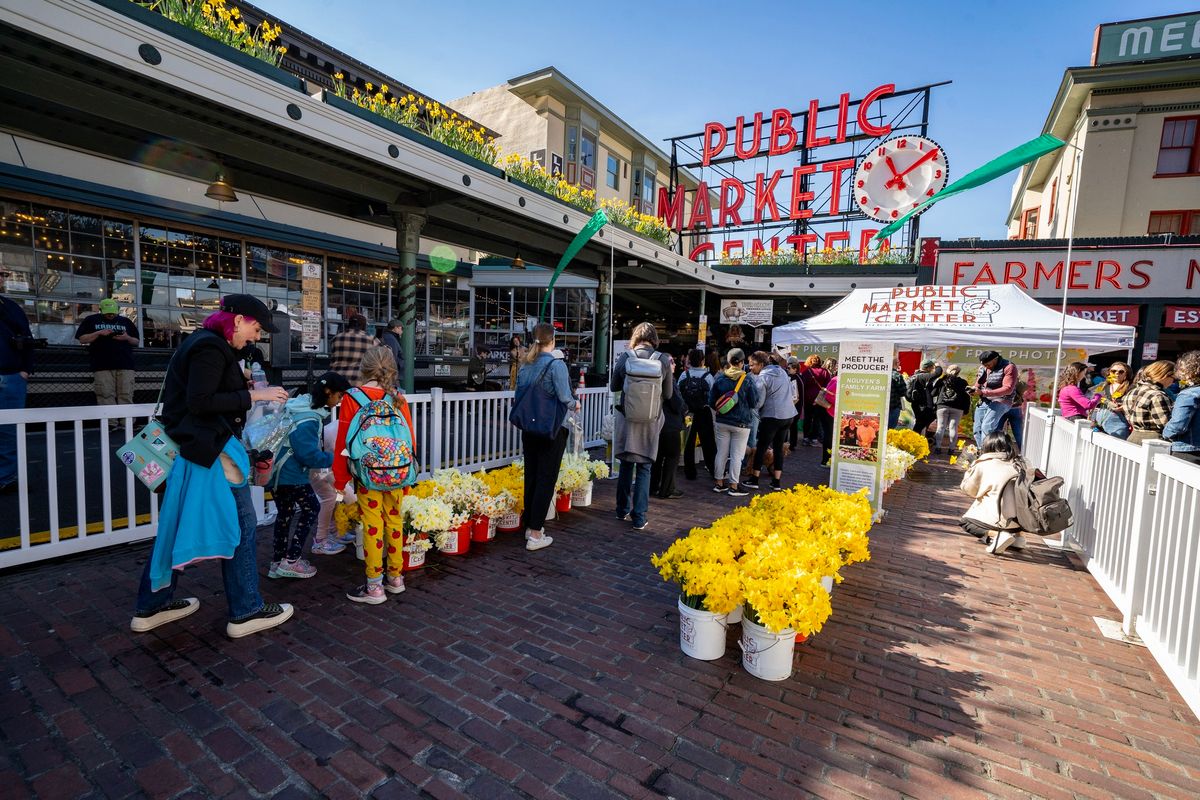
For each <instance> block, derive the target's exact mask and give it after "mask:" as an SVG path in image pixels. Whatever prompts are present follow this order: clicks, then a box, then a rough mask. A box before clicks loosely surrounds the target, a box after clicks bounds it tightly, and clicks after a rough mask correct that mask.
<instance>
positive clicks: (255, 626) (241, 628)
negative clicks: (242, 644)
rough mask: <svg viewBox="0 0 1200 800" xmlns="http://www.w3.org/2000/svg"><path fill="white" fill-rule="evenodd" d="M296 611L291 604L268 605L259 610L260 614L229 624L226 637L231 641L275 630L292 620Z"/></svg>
mask: <svg viewBox="0 0 1200 800" xmlns="http://www.w3.org/2000/svg"><path fill="white" fill-rule="evenodd" d="M295 611H296V609H294V608H292V605H291V603H267V604H266V605H265V606H263V607H262V608H261V609H259V611H258V613H256V614H253V615H251V616H249V617H246V618H245V619H239V620H238V621H236V622H230V623H229V624H227V625H226V626H225V635H226V636H228V637H229V638H230V639H240V638H242V637H243V636H249V635H250V634H252V633H258V632H259V631H265V630H267V629H268V628H274V627H275V626H276V625H282V624H283V623H285V622H287V621H288V620H289V619H291V618H292V614H294V613H295Z"/></svg>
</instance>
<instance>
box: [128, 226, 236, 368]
mask: <svg viewBox="0 0 1200 800" xmlns="http://www.w3.org/2000/svg"><path fill="white" fill-rule="evenodd" d="M138 243H139V246H140V248H141V255H142V283H141V287H136V286H135V284H134V275H133V269H132V266H133V265H132V264H130V265H129V269H128V270H127V271H124V272H123V273H122V274H121V276H120V280H119V281H118V282H115V285H114V289H113V298H114V299H115V300H117V302H119V303H129V304H130V305H132V304H134V303H135V302H140V303H142V304H144V307H143V309H142V328H143V338H144V339H145V342H146V346H147V347H175V346H177V345H178V344H179V341H180V339H181V337H182V335H183V334H186V333H191V332H192V331H194V330H196V329H197V328H199V327H200V325H201V324H202V323H203V322H204V318H205V317H207V316H208V315H209V314H211V313H213V312H214V311H216V310H217V308H218V306H219V305H220V299H221V295H223V294H236V293H239V292H243V291H245V290H244V289H243V284H242V244H241V242H239V241H238V240H236V239H225V238H223V237H219V236H214V235H212V234H208V233H200V232H198V231H187V230H182V229H179V228H166V227H162V226H157V225H154V224H148V225H143V226H141V227H139V229H138Z"/></svg>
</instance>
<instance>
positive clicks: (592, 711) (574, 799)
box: [0, 450, 1200, 800]
mask: <svg viewBox="0 0 1200 800" xmlns="http://www.w3.org/2000/svg"><path fill="white" fill-rule="evenodd" d="M789 472H790V474H791V475H793V476H796V475H799V476H801V477H806V478H808V479H810V480H813V481H815V480H816V479H817V476H818V475H823V471H819V470H818V468H817V467H816V451H815V450H811V451H806V452H802V453H801V454H800V455H799V456H798V457H797V458H795V459H793V460H792V461H791V462H790V464H789ZM955 481H956V472H955V471H954V470H951V469H949V468H946V467H941V466H937V465H928V466H926V465H923V466H921V467H918V470H917V471H916V472H915V473H914V474H913V476H912V477H911V479H910V480H907V481H904V482H902V483H900V484H898V485H897V486H896V487H895V488H894V489H893V490H892V492H891V493H890V494H889V496H888V498H887V503H886V505H887V507H888V508H889V509H890V514H889V516H888V518H887V520H886V521H885V522H884V523H883V524H881V525H879V526H877V528H876V529H875V530H874V531H873V533H872V546H871V550H872V553H873V559H872V560H871V561H870V562H869V563H866V564H861V565H855V566H853V567H851V568H850V569H848V570H847V574H846V581H845V583H843V584H841V585H840V586H839V587H838V588H837V590H836V591H835V594H834V616H833V617H832V619H831V620H830V622H829V623H828V624H827V625H826V627H825V629H824V630H823V631H822V632H821V633H820V634H819V635H818V636H816V637H815V638H813V639H812V640H810V641H809V642H807V643H804V644H801V645H799V646H798V647H797V657H796V672H795V675H794V676H793V677H792V678H791V679H790V680H788V681H785V682H782V683H767V682H763V681H759V680H756V679H754V678H751V677H750V676H749V675H747V674H746V673H745V672H744V671H743V670H742V669H741V666H740V661H739V659H738V658H737V653H738V650H737V643H736V640H735V638H734V635H733V634H731V637H730V642H729V649H728V651H727V655H726V657H724V658H722V659H721V660H719V661H715V662H709V663H705V662H698V661H693V660H691V659H688V658H686V657H685V656H683V655H682V654H681V653H680V651H679V648H678V633H677V617H676V611H675V608H674V594H673V592H672V588H671V586H669V585H667V584H664V583H662V582H661V581H660V580H659V579H658V577H657V575H656V574H655V573H654V572H653V570H652V568H651V567H650V565H649V563H648V556H649V554H650V553H651V552H653V551H661V550H662V549H663V548H664V547H665V546H666V544H667V543H668V542H669V541H670V540H671V539H672V538H674V537H675V536H676V535H678V534H680V533H682V532H684V531H685V530H686V529H687V528H688V527H690V526H691V525H692V524H694V523H695V524H703V523H705V522H707V521H708V520H710V519H712V518H714V517H715V516H717V515H719V514H720V513H721V512H722V509H725V508H728V507H731V506H732V505H733V504H734V502H735V501H734V500H733V499H731V498H726V497H719V496H716V495H713V494H712V493H711V492H709V491H707V485H706V484H704V483H702V482H699V483H694V484H693V483H688V482H686V481H681V484H682V488H683V489H684V490H685V491H688V492H689V495H688V498H686V499H685V500H681V501H672V502H668V501H655V502H654V505H653V507H652V511H651V517H650V518H651V527H650V529H649V530H648V531H647V532H644V533H637V532H634V531H632V530H630V528H629V527H628V525H627V524H621V523H618V522H616V521H615V520H614V519H613V515H612V508H613V500H612V496H613V486H612V484H611V483H607V484H604V485H602V486H600V487H598V490H597V501H596V504H595V505H594V506H593V507H592V508H591V509H588V510H577V511H574V512H571V514H569V515H568V516H567V518H566V519H565V520H564V521H562V522H558V523H551V526H552V532H553V533H554V534H555V537H556V543H555V545H554V546H553V547H551V548H550V549H548V550H545V551H542V552H539V553H536V554H527V553H526V552H525V551H524V549H523V548H521V546H520V545H521V544H522V543H521V542H520V541H519V538H520V537H518V536H512V537H509V538H506V539H504V540H501V541H498V542H495V543H493V544H491V545H487V546H486V547H485V548H483V549H485V550H486V552H481V553H478V554H476V553H474V552H473V553H472V554H471V555H470V556H468V557H466V558H460V559H453V558H442V559H440V561H438V562H437V564H436V566H431V567H430V568H428V569H426V570H425V572H424V573H423V574H420V575H417V576H415V577H413V578H411V579H410V581H409V586H410V588H409V590H408V591H407V592H406V593H405V594H403V595H400V596H398V597H396V598H393V599H392V600H390V601H389V602H388V603H387V604H385V605H383V606H378V607H368V606H356V605H353V604H351V603H349V602H347V601H345V600H344V599H342V596H341V593H342V591H343V590H344V589H345V588H347V587H348V586H349V585H351V583H352V582H353V581H354V580H355V579H357V578H358V577H359V575H360V572H359V570H358V565H357V563H356V562H354V561H353V559H352V558H351V557H350V556H349V555H348V554H347V555H342V556H335V557H333V558H323V559H320V560H319V561H318V566H319V568H320V569H321V573H320V574H319V575H318V576H317V577H316V578H314V579H311V580H309V581H304V582H291V583H288V584H284V583H281V582H272V581H266V580H265V579H264V593H265V594H266V595H267V597H268V598H269V599H276V600H284V601H291V602H293V603H295V604H296V605H297V606H298V614H297V617H296V618H295V619H294V620H293V621H291V622H289V623H288V624H287V625H285V626H284V627H283V628H281V629H278V630H276V631H273V632H270V633H267V634H263V635H258V636H252V637H249V638H246V639H242V640H239V641H236V642H233V641H229V640H227V639H225V638H224V636H223V635H222V634H221V631H222V629H223V624H224V618H223V614H224V602H223V599H222V598H221V595H220V577H219V570H218V569H217V568H216V567H215V566H211V565H210V566H203V567H200V568H195V569H191V570H189V571H188V572H187V574H186V575H185V576H184V578H183V579H182V581H181V587H180V588H181V591H182V592H184V593H186V594H196V595H197V596H199V597H200V598H201V601H202V605H201V608H200V611H199V612H197V613H196V614H195V615H193V616H192V617H190V618H188V619H186V620H184V621H182V622H180V623H176V624H174V625H170V626H164V627H163V628H160V629H158V630H157V631H155V632H153V633H151V634H147V635H141V636H135V635H132V634H130V633H129V632H128V629H127V625H128V614H129V609H130V606H131V604H132V601H133V595H134V590H135V584H136V578H137V575H138V573H139V571H140V570H141V567H142V564H143V562H144V559H145V558H146V556H147V554H148V552H149V549H148V547H146V546H144V545H143V546H138V547H129V548H117V549H114V550H110V551H106V552H101V553H97V554H91V555H86V556H81V557H77V558H74V559H70V560H66V561H61V562H58V563H55V564H45V565H41V566H36V567H33V568H27V569H24V570H22V571H19V572H13V573H9V574H6V575H0V653H2V654H3V656H4V667H3V679H4V681H5V687H6V690H7V691H6V692H5V695H4V699H3V702H2V703H0V742H2V747H0V754H2V756H3V757H2V760H0V786H3V790H0V793H2V794H3V795H4V796H5V797H8V798H19V797H25V796H39V797H46V798H63V797H84V796H89V797H154V798H159V797H162V798H170V797H180V798H182V797H280V798H299V797H316V796H323V797H331V798H356V797H366V796H370V797H375V798H380V799H384V798H409V797H433V798H449V797H463V796H466V797H474V798H488V799H489V800H490V799H491V798H511V797H552V798H570V800H592V799H594V798H616V797H633V798H655V797H661V796H664V795H665V796H670V797H675V798H680V799H681V800H686V799H688V798H708V797H713V798H801V797H822V798H843V797H865V798H891V797H913V798H922V800H923V799H924V798H936V797H952V798H972V797H979V798H1011V797H1028V796H1031V795H1032V796H1036V797H1046V798H1075V797H1077V798H1110V797H1122V798H1165V797H1178V798H1183V797H1189V798H1193V797H1196V796H1200V737H1198V733H1200V727H1198V726H1197V721H1196V719H1195V718H1194V717H1193V716H1192V715H1191V714H1190V712H1189V711H1188V709H1187V707H1186V705H1185V704H1184V703H1183V701H1182V700H1181V699H1180V697H1179V696H1178V695H1177V693H1176V692H1175V691H1174V689H1173V688H1172V687H1171V686H1170V684H1169V683H1168V681H1167V680H1166V678H1165V676H1164V675H1163V673H1162V672H1161V670H1159V668H1158V667H1157V666H1156V665H1155V663H1154V661H1153V659H1152V658H1151V657H1150V655H1149V653H1148V652H1147V651H1146V650H1144V649H1141V648H1136V647H1133V646H1130V645H1126V644H1121V643H1118V642H1113V641H1109V640H1106V639H1104V638H1102V637H1101V636H1100V635H1099V633H1098V632H1097V631H1096V630H1095V626H1094V625H1093V623H1092V620H1091V617H1092V616H1093V615H1104V616H1109V617H1113V616H1115V614H1116V612H1115V610H1114V609H1113V608H1112V606H1111V604H1110V603H1109V602H1108V600H1107V599H1106V597H1105V596H1104V595H1103V593H1102V592H1101V591H1100V589H1099V588H1098V587H1097V586H1096V584H1095V583H1094V582H1093V581H1092V580H1091V578H1090V577H1089V576H1088V574H1087V573H1086V571H1083V570H1082V569H1081V568H1080V567H1079V566H1078V565H1077V564H1076V563H1073V562H1072V561H1071V560H1069V559H1068V558H1067V557H1065V556H1063V555H1061V554H1058V553H1055V552H1053V551H1050V550H1048V549H1046V548H1044V547H1041V546H1040V545H1035V546H1032V547H1031V548H1030V550H1028V551H1027V552H1026V553H1024V554H1017V555H1012V556H1004V557H1001V558H996V557H992V556H988V555H987V554H986V553H984V552H983V548H982V547H980V546H979V545H978V544H976V543H975V540H974V539H973V538H971V537H967V536H964V535H960V534H959V533H958V532H957V528H956V527H955V526H954V524H953V523H954V520H955V515H956V511H957V510H960V509H961V508H962V507H963V505H964V500H963V499H962V498H961V497H959V496H957V493H956V492H955V491H954V490H953V486H954V483H955ZM261 541H262V548H263V550H262V552H261V553H260V557H261V558H265V557H266V555H267V552H266V551H267V549H268V548H269V543H268V537H267V536H265V535H264V536H262V537H261ZM264 571H265V568H264Z"/></svg>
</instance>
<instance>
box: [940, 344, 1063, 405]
mask: <svg viewBox="0 0 1200 800" xmlns="http://www.w3.org/2000/svg"><path fill="white" fill-rule="evenodd" d="M989 349H995V351H996V352H997V353H999V354H1000V355H1001V357H1002V358H1005V359H1007V360H1008V361H1011V362H1012V363H1014V364H1016V365H1017V380H1018V382H1019V386H1020V387H1021V390H1022V391H1021V397H1020V398H1019V399H1018V402H1020V403H1034V404H1036V405H1043V406H1048V405H1050V395H1051V393H1052V392H1053V391H1054V383H1055V381H1056V380H1057V378H1058V370H1059V368H1060V367H1063V366H1066V365H1067V364H1070V363H1072V362H1074V361H1083V362H1086V361H1087V351H1086V350H1080V349H1079V348H1074V347H1068V348H1064V349H1063V354H1062V361H1061V362H1060V363H1059V367H1056V366H1055V365H1054V353H1055V348H1053V347H1042V348H1038V347H997V348H988V347H947V348H944V349H940V350H931V351H926V356H925V357H926V358H931V359H933V360H934V361H937V362H938V363H940V364H945V365H947V366H949V365H950V364H958V365H959V366H960V367H961V368H962V378H963V380H965V381H966V382H967V384H968V385H971V386H974V385H975V377H976V376H977V375H978V374H979V368H980V367H979V356H980V355H981V354H982V353H984V352H985V351H987V350H989Z"/></svg>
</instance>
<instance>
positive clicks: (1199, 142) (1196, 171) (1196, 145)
mask: <svg viewBox="0 0 1200 800" xmlns="http://www.w3.org/2000/svg"><path fill="white" fill-rule="evenodd" d="M1173 122H1195V124H1196V126H1195V128H1194V130H1193V131H1192V143H1191V144H1190V145H1188V147H1189V148H1190V150H1191V154H1190V155H1189V156H1188V168H1187V170H1186V171H1185V172H1160V171H1159V163H1160V162H1161V161H1162V153H1163V137H1164V136H1166V133H1167V125H1168V124H1169V123H1173ZM1167 149H1168V150H1182V149H1184V148H1183V147H1169V148H1167ZM1197 175H1200V114H1187V115H1184V116H1180V117H1165V118H1163V126H1162V131H1161V132H1160V133H1159V137H1158V156H1157V158H1156V159H1155V161H1154V177H1155V178H1188V177H1196V176H1197Z"/></svg>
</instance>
